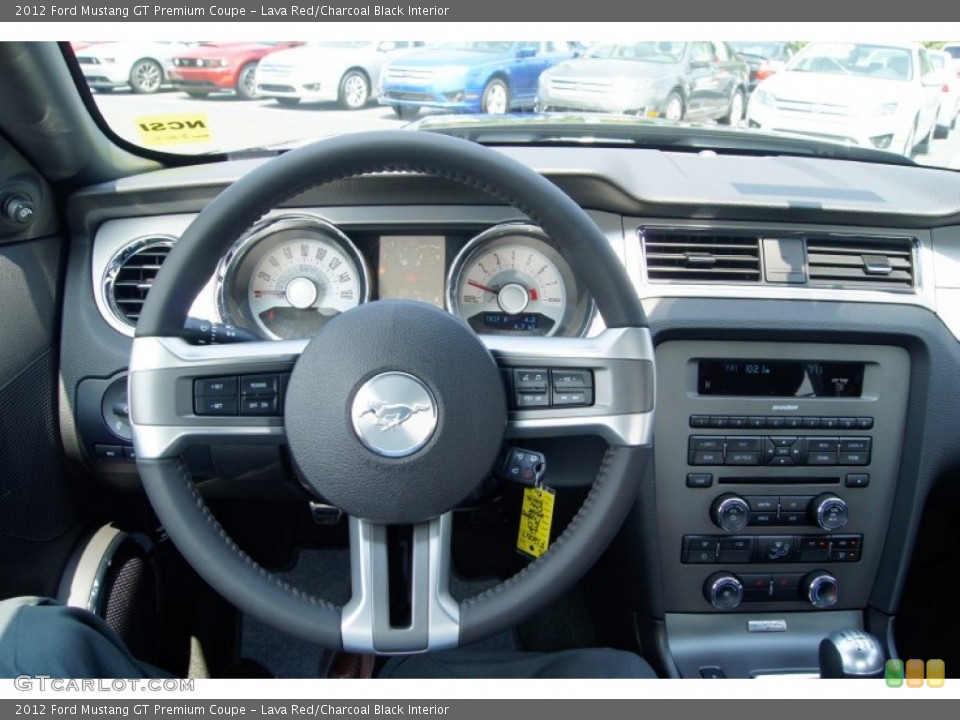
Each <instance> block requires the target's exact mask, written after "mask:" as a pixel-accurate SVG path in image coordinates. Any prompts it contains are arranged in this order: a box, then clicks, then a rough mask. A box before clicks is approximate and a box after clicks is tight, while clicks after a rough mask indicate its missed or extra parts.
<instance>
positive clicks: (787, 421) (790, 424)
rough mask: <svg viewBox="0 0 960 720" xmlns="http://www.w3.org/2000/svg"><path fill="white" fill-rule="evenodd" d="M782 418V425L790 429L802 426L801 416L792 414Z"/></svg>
mask: <svg viewBox="0 0 960 720" xmlns="http://www.w3.org/2000/svg"><path fill="white" fill-rule="evenodd" d="M783 420H784V422H783V426H784V427H786V428H790V429H791V430H796V429H798V428H800V427H803V425H802V418H799V417H796V416H794V417H788V418H784V419H783Z"/></svg>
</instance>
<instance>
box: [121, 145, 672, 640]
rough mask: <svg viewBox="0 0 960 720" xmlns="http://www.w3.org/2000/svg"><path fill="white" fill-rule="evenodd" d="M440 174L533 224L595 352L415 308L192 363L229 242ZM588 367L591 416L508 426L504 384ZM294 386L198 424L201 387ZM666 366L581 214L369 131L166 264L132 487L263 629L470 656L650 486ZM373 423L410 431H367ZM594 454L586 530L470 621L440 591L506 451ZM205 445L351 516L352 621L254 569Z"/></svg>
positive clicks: (517, 182)
mask: <svg viewBox="0 0 960 720" xmlns="http://www.w3.org/2000/svg"><path fill="white" fill-rule="evenodd" d="M382 172H388V173H419V174H425V175H432V176H436V177H439V178H443V179H446V180H449V181H451V182H456V183H460V184H463V185H465V186H468V187H470V188H473V189H478V190H481V191H484V192H485V193H487V194H488V195H490V196H492V199H493V200H494V201H496V202H498V203H507V204H510V205H512V206H514V207H515V208H517V209H518V210H520V211H521V212H523V213H524V214H525V215H526V216H527V217H528V218H529V219H530V220H531V221H532V222H534V223H536V224H538V225H540V226H541V227H542V228H543V229H544V230H545V231H546V232H547V233H548V234H549V235H550V237H552V238H553V240H554V241H555V242H556V244H557V245H558V247H559V249H560V250H561V252H562V253H563V254H564V255H565V256H566V258H567V259H568V261H569V262H570V264H571V266H572V267H574V268H575V269H576V272H577V273H578V274H579V276H580V277H581V278H582V280H583V282H584V284H585V285H586V287H587V289H588V290H589V291H590V292H591V294H592V295H593V297H594V300H595V302H596V305H597V307H598V309H599V311H600V313H601V315H602V317H603V319H604V322H605V324H606V329H605V330H604V331H603V332H602V333H601V334H600V335H598V336H596V337H593V338H527V337H524V338H520V337H516V338H514V337H501V336H478V335H476V334H475V333H474V332H473V331H472V330H471V329H470V328H469V327H468V326H467V324H466V323H464V322H462V321H461V320H460V319H459V318H456V317H454V316H453V315H451V314H449V313H447V312H444V311H443V310H440V309H437V308H434V307H432V306H429V305H426V304H423V303H414V302H406V301H393V300H385V301H378V302H372V303H367V304H363V305H360V306H358V307H356V308H354V309H352V310H349V311H347V312H345V313H342V314H341V315H339V316H337V317H336V318H334V319H332V320H331V321H329V322H328V323H327V324H326V325H324V327H323V328H322V329H321V330H320V331H319V332H318V333H317V334H316V335H315V336H314V337H312V338H310V339H307V340H297V341H293V340H286V341H273V342H268V341H264V342H246V343H237V344H231V345H207V346H195V345H191V344H188V343H187V342H186V341H185V340H184V339H182V337H181V334H182V328H183V324H184V320H185V318H186V315H187V311H188V309H189V306H190V303H191V301H192V298H194V297H195V296H196V295H197V293H198V292H199V291H200V290H201V288H202V287H203V285H204V284H205V283H206V282H207V280H208V279H209V277H210V276H211V274H212V273H213V272H214V271H215V268H216V266H217V263H218V261H219V260H220V258H221V256H222V255H223V254H224V253H225V252H227V250H228V249H229V248H230V246H231V245H232V244H233V242H234V241H235V240H236V238H238V237H240V236H241V235H242V234H243V233H244V232H245V231H246V230H247V229H248V228H249V227H251V226H252V225H253V224H254V223H255V222H256V221H258V220H259V219H260V218H261V217H262V216H263V215H264V214H265V213H266V212H268V211H269V210H270V209H271V208H274V207H276V206H277V205H279V204H281V203H283V202H285V201H287V200H289V199H291V198H293V197H295V196H297V195H298V194H300V193H302V192H304V191H306V190H308V189H310V188H312V187H315V186H318V185H321V184H323V183H328V182H332V181H336V180H340V179H345V178H350V177H356V176H359V175H364V174H367V173H382ZM530 366H534V367H539V368H584V369H589V370H591V371H592V373H593V378H594V404H593V405H591V406H589V407H578V408H570V407H553V408H542V409H539V408H538V409H529V410H511V409H509V408H508V402H507V393H506V391H505V389H504V385H503V379H502V371H503V370H506V369H509V368H514V367H517V368H518V367H530ZM263 373H278V374H283V373H290V377H289V385H288V389H287V393H286V402H285V404H284V413H283V416H282V417H247V416H243V415H238V416H232V417H209V416H202V415H197V414H195V412H194V405H193V388H194V383H195V382H196V381H197V380H201V379H203V378H212V377H224V376H231V377H232V376H240V375H245V374H263ZM653 379H654V367H653V349H652V343H651V340H650V335H649V331H648V330H647V328H646V319H645V317H644V313H643V309H642V307H641V305H640V302H639V300H638V298H637V295H636V292H635V290H634V288H633V286H632V284H631V283H630V280H629V278H628V275H627V273H626V271H625V269H624V267H623V265H622V264H621V262H620V260H619V259H618V257H617V255H616V253H615V252H614V250H613V249H612V247H611V244H610V242H609V241H608V240H607V238H606V237H605V236H604V235H603V233H602V232H601V230H600V229H599V228H598V227H597V225H596V224H595V223H594V222H593V221H592V220H591V219H590V218H589V216H588V215H587V214H586V213H585V212H584V211H583V210H582V209H581V208H580V207H579V206H578V205H577V204H576V203H574V202H573V200H571V199H570V198H569V197H568V196H567V195H566V194H564V193H563V192H562V191H561V190H560V189H559V188H557V187H556V186H555V185H553V184H552V183H550V182H549V181H548V180H546V179H545V178H543V177H542V176H541V175H539V174H538V173H536V172H534V171H533V170H531V169H530V168H528V167H527V166H525V165H523V164H521V163H519V162H518V161H515V160H513V159H511V158H509V157H507V156H506V155H504V154H502V153H500V152H497V151H495V150H491V149H488V148H484V147H482V146H479V145H476V144H473V143H470V142H467V141H465V140H459V139H455V138H451V137H446V136H441V135H435V134H432V133H415V132H409V131H389V132H373V133H357V134H351V135H346V136H343V137H338V138H335V139H331V140H324V141H321V142H318V143H315V144H312V145H309V146H306V147H303V148H299V149H296V150H293V151H291V152H288V153H286V154H284V155H282V156H280V157H278V158H275V159H272V160H270V161H269V162H267V163H265V164H264V165H262V166H261V167H259V168H257V169H255V170H253V171H252V172H250V173H248V174H247V175H245V176H244V177H242V178H241V179H240V180H238V181H237V182H235V183H234V184H232V185H231V186H230V187H228V188H227V189H226V190H225V191H224V192H223V193H221V194H220V195H219V196H218V197H217V198H216V199H215V200H213V201H212V202H211V203H210V204H209V205H208V206H207V207H206V208H205V209H204V210H203V211H202V212H201V213H200V215H199V216H198V217H197V218H196V220H195V221H194V222H193V223H192V224H191V225H190V227H189V228H188V229H187V231H186V232H185V233H184V234H183V236H182V237H181V239H180V240H179V241H178V242H177V244H176V246H175V247H174V249H173V250H172V251H171V253H170V255H169V256H168V259H167V260H166V262H165V263H164V265H163V269H162V270H161V271H160V273H159V274H158V276H157V278H156V282H155V283H154V285H153V288H152V290H151V292H150V294H149V296H148V298H147V301H146V303H145V305H144V308H143V313H142V315H141V318H140V321H139V324H138V327H137V333H136V337H135V338H134V341H133V349H132V353H131V358H130V372H129V381H128V382H129V393H130V405H131V421H132V422H131V424H132V426H133V435H134V445H135V447H136V455H137V467H138V470H139V472H140V476H141V478H142V482H143V486H144V489H145V491H146V493H147V495H148V497H149V499H150V502H151V503H152V505H153V507H154V509H155V511H156V514H157V516H158V517H159V519H160V521H161V522H162V523H163V526H164V528H165V529H166V531H167V533H168V534H169V536H170V538H171V539H172V540H173V542H174V543H175V544H176V546H177V547H178V548H179V550H180V551H181V552H182V554H183V555H184V557H185V558H186V559H187V561H188V562H189V563H190V564H191V565H192V566H193V567H194V569H196V571H197V572H198V573H199V574H200V575H201V576H202V577H203V578H204V579H205V580H206V581H207V582H208V583H209V584H210V585H211V586H213V587H214V588H215V589H216V590H217V591H219V592H220V593H221V594H222V595H223V596H224V597H225V598H227V599H228V600H229V601H230V602H232V603H233V604H234V605H236V606H237V607H238V608H240V609H241V610H243V611H244V612H246V613H249V614H250V615H252V616H254V617H256V618H257V619H258V620H260V621H262V622H264V623H266V624H268V625H271V626H273V627H275V628H276V629H278V630H280V631H283V632H287V633H289V634H291V635H294V636H298V637H301V638H304V639H306V640H308V641H311V642H314V643H317V644H319V645H322V646H325V647H329V648H345V649H348V650H352V651H355V652H363V653H403V652H418V651H426V650H435V649H443V648H451V647H456V646H460V645H465V644H469V643H471V642H475V641H476V640H479V639H481V638H483V637H485V636H487V635H490V634H493V633H496V632H499V631H501V630H504V629H506V628H508V627H512V626H513V625H515V624H516V623H518V622H520V621H522V620H523V619H525V618H526V617H528V616H529V615H531V614H533V613H534V612H536V611H537V610H538V609H540V608H542V607H544V606H546V605H547V604H548V603H550V602H551V601H552V600H554V599H555V598H556V597H558V596H559V595H560V594H561V593H562V592H564V591H565V590H566V589H567V588H569V587H570V586H571V585H572V584H573V583H575V582H576V581H577V580H578V579H579V578H580V577H581V576H582V575H583V574H584V573H585V572H586V571H587V570H588V569H589V568H590V566H591V565H592V564H593V562H594V561H595V560H596V558H597V557H598V556H599V555H600V553H601V552H602V551H603V550H604V548H605V547H606V545H607V544H608V543H609V541H610V540H611V539H612V537H613V535H614V534H615V533H616V531H617V529H618V528H619V527H620V525H621V524H622V522H623V519H624V517H625V516H626V514H627V512H628V510H629V508H630V506H631V504H632V502H633V500H634V497H635V493H636V491H637V488H638V487H639V482H640V478H641V477H642V476H643V475H644V473H645V472H646V471H647V470H648V460H649V445H650V441H651V435H652V420H653V405H654V382H653ZM376 403H393V404H396V405H398V406H399V407H400V409H401V411H403V410H404V409H405V411H409V413H407V412H405V411H404V412H401V414H402V415H408V417H405V418H404V421H402V422H400V423H394V424H393V426H392V427H389V428H386V427H385V425H386V426H389V425H390V423H376V422H371V420H372V419H373V416H372V415H371V413H372V412H373V410H372V409H371V408H373V409H375V408H376V407H377V405H376ZM574 435H600V436H601V437H603V438H604V439H605V440H606V441H607V444H608V450H607V451H606V454H605V456H604V458H603V461H602V463H601V467H600V469H599V472H598V475H597V477H596V479H595V480H594V482H593V485H592V488H591V490H590V492H589V494H588V496H587V498H586V500H585V501H584V504H583V506H582V508H581V509H580V511H579V512H578V514H577V515H576V516H575V517H574V519H573V520H572V521H571V522H570V523H569V525H568V526H567V528H566V530H565V531H564V532H563V533H562V534H561V536H560V537H559V538H557V540H556V541H555V542H554V543H553V545H552V546H551V547H550V548H549V549H548V550H547V552H546V553H544V554H543V555H542V556H541V557H540V558H539V559H537V560H536V561H534V562H532V563H531V564H529V565H528V566H527V567H526V568H524V569H523V570H522V571H520V572H519V573H517V574H516V575H514V576H513V577H512V578H510V579H508V580H506V581H505V582H503V583H501V584H500V585H498V586H496V587H494V588H492V589H490V590H488V591H486V592H484V593H482V594H480V595H478V596H476V597H473V598H470V599H467V600H464V601H462V602H457V601H455V600H454V599H453V598H452V597H451V595H450V593H449V590H448V580H449V574H450V565H451V549H450V542H451V530H452V509H453V508H454V507H455V506H456V505H457V504H458V503H459V502H461V501H462V500H463V499H464V498H466V497H467V496H468V495H469V493H470V492H471V491H472V490H473V489H475V488H476V487H477V485H478V484H479V483H480V482H482V480H483V479H484V478H485V477H486V476H487V474H488V473H489V471H490V468H491V467H492V465H493V463H494V462H495V460H496V459H497V458H498V455H499V453H500V452H501V451H502V446H503V443H504V440H505V439H512V438H528V437H549V436H574ZM198 443H199V444H202V443H224V444H234V445H237V444H244V443H272V444H285V445H287V446H288V447H289V451H290V455H291V457H292V459H293V461H294V463H295V465H296V468H297V470H298V473H299V475H300V476H301V480H302V482H303V484H304V485H305V486H306V487H307V488H308V489H309V491H310V492H311V493H313V494H314V495H315V496H316V498H317V499H318V500H322V502H324V503H329V504H332V505H334V506H336V507H338V508H340V509H341V510H343V511H344V512H345V513H346V514H347V515H348V516H349V529H350V560H351V598H350V600H349V602H348V603H347V604H346V605H344V606H342V607H340V606H337V605H334V604H332V603H329V602H327V601H325V600H321V599H319V598H316V597H312V596H310V595H308V594H306V593H304V592H302V591H300V590H298V589H296V588H294V587H291V586H289V585H288V584H286V583H285V582H283V581H282V580H281V579H280V578H278V577H277V576H276V575H273V574H271V573H270V572H268V571H267V570H265V569H264V568H263V567H261V566H259V565H258V564H257V563H256V562H254V561H253V560H252V559H251V558H250V557H249V556H248V555H246V554H245V553H244V552H243V550H241V549H240V548H239V547H238V546H237V545H236V544H235V543H234V542H233V540H232V539H231V538H230V537H229V536H228V535H227V534H226V533H225V531H224V530H223V529H222V528H221V526H220V525H219V523H218V522H217V520H216V519H215V518H214V517H213V515H212V514H211V513H210V511H209V510H208V509H207V507H206V505H205V504H204V501H203V499H202V498H201V495H200V493H199V492H198V490H197V488H196V487H195V484H194V482H193V479H192V478H191V475H190V470H189V468H188V466H187V464H186V463H185V461H184V460H183V459H182V457H181V455H182V453H183V451H184V449H185V448H187V447H189V446H190V445H194V444H198ZM392 525H409V526H412V531H411V535H412V541H411V542H410V547H411V549H410V553H411V555H412V558H410V567H411V573H410V574H411V578H410V584H411V590H410V597H409V602H410V608H411V610H410V620H409V623H404V624H403V626H395V625H394V624H392V623H391V619H390V592H391V583H390V582H389V581H388V555H389V553H390V552H393V551H394V550H393V549H392V545H391V543H392V540H391V538H392V537H393V535H392V533H388V532H387V528H388V526H392Z"/></svg>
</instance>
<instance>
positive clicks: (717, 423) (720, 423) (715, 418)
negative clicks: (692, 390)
mask: <svg viewBox="0 0 960 720" xmlns="http://www.w3.org/2000/svg"><path fill="white" fill-rule="evenodd" d="M729 425H730V418H728V417H727V416H726V415H711V416H710V427H713V428H725V427H729Z"/></svg>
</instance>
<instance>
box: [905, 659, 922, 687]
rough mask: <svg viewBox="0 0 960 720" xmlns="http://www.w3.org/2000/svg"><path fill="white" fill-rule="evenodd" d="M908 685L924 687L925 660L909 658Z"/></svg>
mask: <svg viewBox="0 0 960 720" xmlns="http://www.w3.org/2000/svg"><path fill="white" fill-rule="evenodd" d="M907 687H911V688H918V687H923V660H916V659H912V660H907Z"/></svg>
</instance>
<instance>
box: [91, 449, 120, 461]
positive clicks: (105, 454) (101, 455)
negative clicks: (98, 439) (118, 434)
mask: <svg viewBox="0 0 960 720" xmlns="http://www.w3.org/2000/svg"><path fill="white" fill-rule="evenodd" d="M93 454H94V456H95V457H96V458H97V460H101V461H105V462H120V461H122V460H123V459H124V458H123V447H122V446H120V445H94V446H93Z"/></svg>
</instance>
